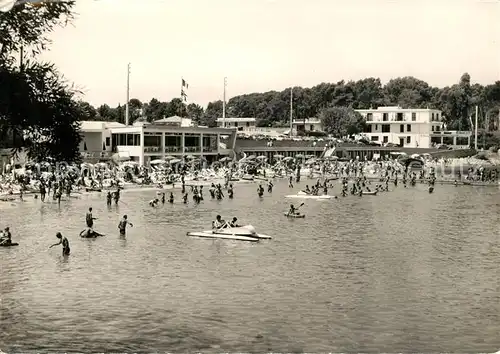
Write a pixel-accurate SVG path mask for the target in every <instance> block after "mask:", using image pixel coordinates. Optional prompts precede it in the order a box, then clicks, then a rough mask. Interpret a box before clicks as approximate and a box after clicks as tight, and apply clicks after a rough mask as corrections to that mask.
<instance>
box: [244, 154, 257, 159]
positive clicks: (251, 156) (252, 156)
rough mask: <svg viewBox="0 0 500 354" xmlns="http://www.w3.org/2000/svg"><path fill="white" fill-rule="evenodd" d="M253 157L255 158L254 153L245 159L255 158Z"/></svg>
mask: <svg viewBox="0 0 500 354" xmlns="http://www.w3.org/2000/svg"><path fill="white" fill-rule="evenodd" d="M255 158H256V156H255V155H250V156H248V157H247V158H246V159H247V160H253V159H255Z"/></svg>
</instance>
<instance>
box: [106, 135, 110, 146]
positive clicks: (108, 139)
mask: <svg viewBox="0 0 500 354" xmlns="http://www.w3.org/2000/svg"><path fill="white" fill-rule="evenodd" d="M109 145H111V138H110V137H107V138H106V146H109Z"/></svg>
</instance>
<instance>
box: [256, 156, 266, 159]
mask: <svg viewBox="0 0 500 354" xmlns="http://www.w3.org/2000/svg"><path fill="white" fill-rule="evenodd" d="M265 159H267V157H265V156H257V160H265Z"/></svg>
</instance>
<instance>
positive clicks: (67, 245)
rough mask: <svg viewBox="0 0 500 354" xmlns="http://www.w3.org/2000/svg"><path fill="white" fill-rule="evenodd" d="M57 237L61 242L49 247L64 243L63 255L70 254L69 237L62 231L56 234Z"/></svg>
mask: <svg viewBox="0 0 500 354" xmlns="http://www.w3.org/2000/svg"><path fill="white" fill-rule="evenodd" d="M56 237H57V238H58V239H59V242H58V243H54V244H53V245H52V246H50V247H49V248H52V247H54V246H58V245H61V244H62V247H63V251H62V254H63V256H69V252H70V249H69V241H68V239H67V238H66V237H63V235H62V234H61V233H60V232H58V233H57V234H56Z"/></svg>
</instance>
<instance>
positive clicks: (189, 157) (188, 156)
mask: <svg viewBox="0 0 500 354" xmlns="http://www.w3.org/2000/svg"><path fill="white" fill-rule="evenodd" d="M185 158H186V159H187V160H193V159H194V158H195V157H194V156H193V155H187V156H186V157H185Z"/></svg>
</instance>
